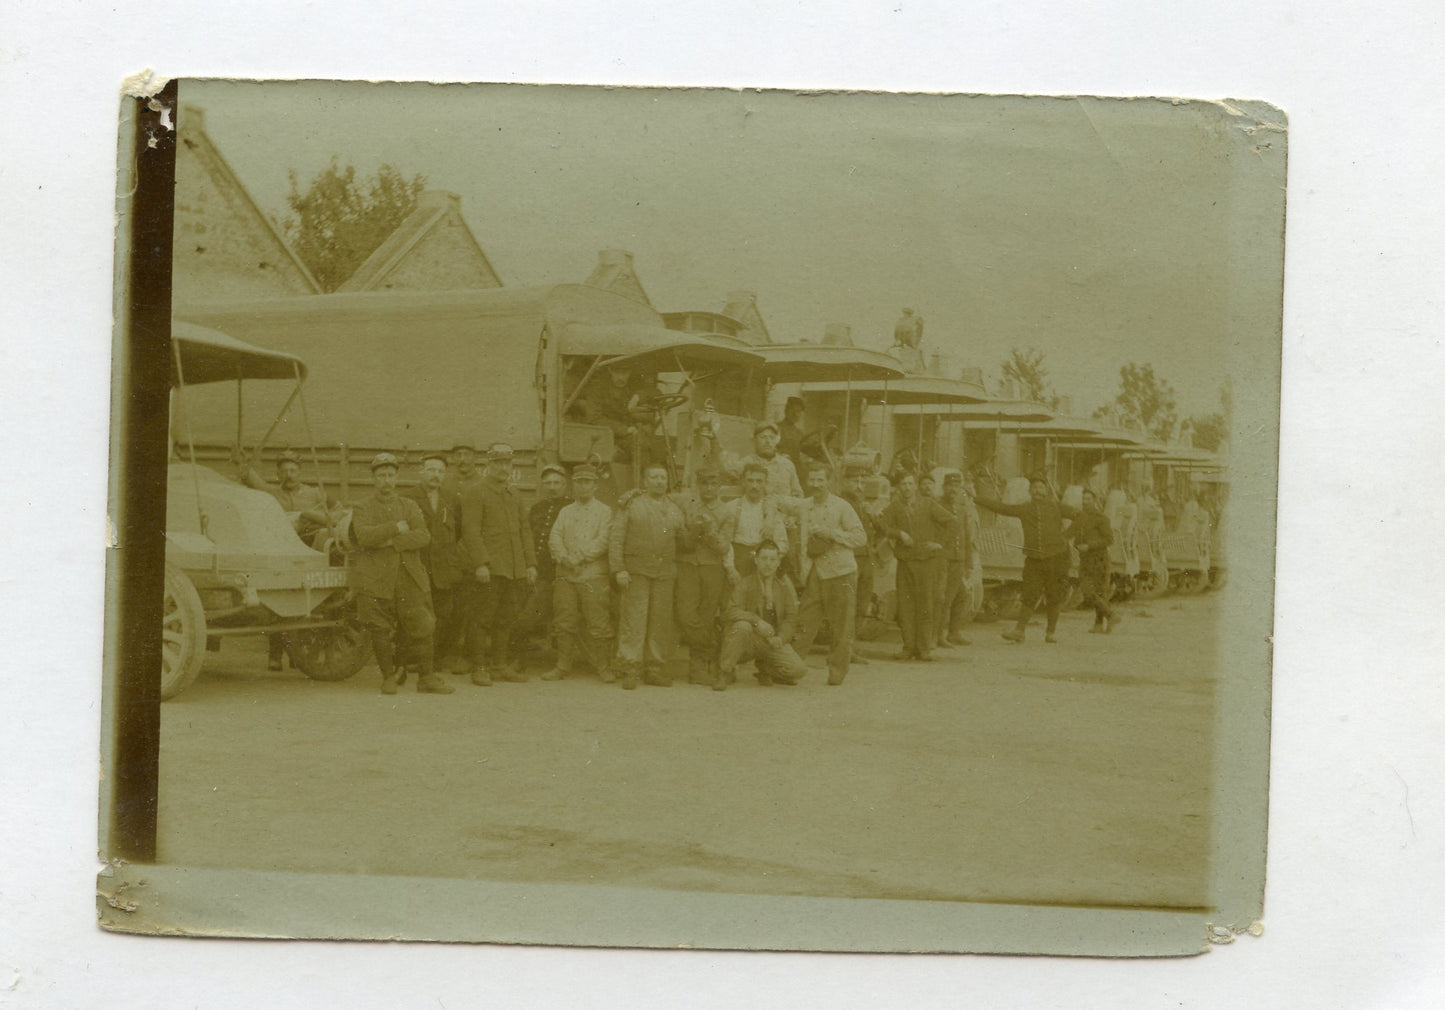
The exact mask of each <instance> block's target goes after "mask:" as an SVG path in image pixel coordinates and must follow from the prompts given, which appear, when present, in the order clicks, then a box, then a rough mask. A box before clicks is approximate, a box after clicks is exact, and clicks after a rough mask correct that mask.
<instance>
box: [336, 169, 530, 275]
mask: <svg viewBox="0 0 1445 1010" xmlns="http://www.w3.org/2000/svg"><path fill="white" fill-rule="evenodd" d="M448 226H450V227H451V228H455V229H457V232H456V235H457V236H460V239H461V242H462V244H463V246H464V247H465V248H466V250H467V251H468V252H469V253H472V254H474V258H473V264H474V265H475V267H476V270H477V274H478V275H479V278H480V280H481V281H482V283H480V284H460V285H458V284H450V285H447V287H448V288H452V287H459V288H499V287H501V286H502V281H501V279H500V278H499V277H498V276H497V272H496V271H495V270H493V269H492V264H491V261H490V260H488V259H487V254H486V253H484V252H483V251H482V247H481V245H480V243H478V242H477V238H476V236H475V235H473V234H472V230H471V228H469V227H467V223H466V220H465V219H464V218H463V217H462V200H461V197H459V196H457V195H456V194H455V193H448V192H446V191H445V190H440V189H429V190H427V191H426V192H424V193H422V194H421V195H420V196H418V197H417V203H416V209H415V210H414V211H412V212H411V213H410V214H408V215H407V217H406V219H405V220H404V221H402V222H401V224H399V225H397V226H396V230H395V231H393V232H392V233H391V234H390V235H388V236H387V237H386V241H385V242H383V243H381V245H379V246H377V247H376V250H375V251H374V252H373V253H372V254H371V255H370V256H368V257H367V258H366V261H365V262H364V263H362V264H361V266H359V267H357V268H356V272H355V273H354V274H352V275H351V276H350V277H348V278H347V279H346V283H344V284H342V285H341V286H340V287H338V288H337V289H336V290H338V291H384V290H387V289H388V287H390V286H391V285H389V284H388V283H387V281H388V278H391V277H393V276H394V275H396V273H397V272H398V270H399V268H401V267H402V266H403V265H404V264H405V262H406V259H407V257H408V256H409V255H410V254H411V253H412V252H413V251H414V250H416V249H417V248H418V247H420V246H421V245H422V244H423V243H424V242H426V241H427V239H429V238H434V237H438V236H440V235H441V234H442V232H443V230H444V229H446V228H447V227H448ZM406 286H407V287H409V288H415V287H416V285H410V284H408V285H406Z"/></svg>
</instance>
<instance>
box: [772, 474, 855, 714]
mask: <svg viewBox="0 0 1445 1010" xmlns="http://www.w3.org/2000/svg"><path fill="white" fill-rule="evenodd" d="M808 490H809V492H811V495H810V497H808V498H805V499H801V500H800V499H791V500H789V501H788V502H786V503H784V505H783V507H784V508H785V509H788V510H790V511H794V512H796V514H797V516H798V536H799V538H800V540H801V543H802V548H801V550H800V555H799V556H800V558H801V564H802V574H803V601H802V603H801V604H800V605H799V608H798V632H797V635H796V636H795V637H794V639H793V648H794V650H795V651H796V652H797V653H798V655H799V656H801V657H803V658H804V659H807V656H808V652H809V650H811V649H812V647H813V639H814V638H816V637H817V635H818V628H819V626H820V625H822V623H823V622H824V621H827V622H828V627H829V629H830V631H831V633H832V636H833V644H832V646H831V647H830V648H829V650H828V683H829V684H831V685H833V686H835V687H836V686H837V685H839V684H841V683H843V678H844V677H846V676H848V662H849V660H850V659H851V658H852V655H853V627H854V620H855V618H856V616H857V609H858V562H857V561H856V560H855V559H854V557H853V552H854V551H855V550H857V549H858V548H860V547H864V546H866V545H867V543H868V534H867V533H866V532H864V530H863V523H862V522H861V521H860V520H859V518H858V514H857V513H856V512H854V511H853V506H851V505H849V504H848V503H847V502H846V501H844V500H843V499H842V498H839V497H838V496H837V495H835V494H833V493H831V492H830V491H829V490H828V467H827V466H825V465H824V464H822V463H814V464H812V465H811V466H809V467H808Z"/></svg>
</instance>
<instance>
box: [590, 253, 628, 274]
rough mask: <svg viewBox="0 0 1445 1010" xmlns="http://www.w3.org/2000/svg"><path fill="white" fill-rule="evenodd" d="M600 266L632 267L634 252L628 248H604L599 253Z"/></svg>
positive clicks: (598, 263) (598, 262) (598, 261)
mask: <svg viewBox="0 0 1445 1010" xmlns="http://www.w3.org/2000/svg"><path fill="white" fill-rule="evenodd" d="M597 265H598V266H599V267H623V268H625V269H627V270H631V269H632V253H630V252H628V251H627V250H626V249H603V250H602V251H601V252H599V253H598V254H597Z"/></svg>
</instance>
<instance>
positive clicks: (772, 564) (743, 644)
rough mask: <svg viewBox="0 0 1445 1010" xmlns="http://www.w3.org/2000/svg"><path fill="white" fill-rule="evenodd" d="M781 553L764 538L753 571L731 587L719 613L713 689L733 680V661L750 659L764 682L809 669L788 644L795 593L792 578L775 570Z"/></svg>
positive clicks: (783, 680)
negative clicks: (720, 623) (721, 627)
mask: <svg viewBox="0 0 1445 1010" xmlns="http://www.w3.org/2000/svg"><path fill="white" fill-rule="evenodd" d="M782 558H783V555H782V552H781V551H779V550H778V548H777V546H776V545H775V544H773V543H770V542H767V541H765V542H764V543H763V544H762V545H760V546H759V547H758V549H757V553H756V554H755V555H754V560H755V561H756V562H757V567H756V568H755V569H754V570H753V573H752V574H751V575H749V576H747V577H746V578H744V579H743V580H742V581H741V582H739V583H738V584H737V585H736V586H734V587H733V589H732V595H731V598H730V599H729V601H728V605H727V609H726V610H725V611H724V613H723V625H724V627H725V628H726V629H727V630H726V631H724V632H723V641H722V652H721V655H720V656H719V659H718V678H717V682H716V683H714V684H713V687H712V689H713V690H714V691H726V690H727V689H728V685H730V684H732V683H733V682H734V681H735V680H736V679H737V674H736V671H737V665H738V664H739V663H743V662H746V661H748V660H750V659H751V660H753V661H754V663H755V664H756V665H757V672H756V674H755V676H756V677H757V679H758V683H759V684H761V685H763V686H764V687H769V686H771V685H773V684H790V685H791V684H796V683H797V682H798V681H799V680H801V679H802V678H803V676H804V675H805V674H806V673H807V672H808V668H807V666H805V665H804V664H803V660H802V657H800V656H799V655H798V653H797V652H796V651H794V649H793V647H792V645H790V644H789V643H790V642H791V641H792V639H793V626H794V623H795V622H796V621H797V618H798V594H797V591H796V590H794V589H793V583H792V582H791V581H789V580H788V579H787V578H785V577H783V576H781V575H779V574H778V566H779V565H780V564H781V563H782Z"/></svg>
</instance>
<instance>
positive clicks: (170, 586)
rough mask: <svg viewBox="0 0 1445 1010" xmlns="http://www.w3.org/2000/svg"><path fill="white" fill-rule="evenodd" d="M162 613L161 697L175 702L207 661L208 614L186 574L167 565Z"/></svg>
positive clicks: (193, 681) (173, 566)
mask: <svg viewBox="0 0 1445 1010" xmlns="http://www.w3.org/2000/svg"><path fill="white" fill-rule="evenodd" d="M165 593H166V595H165V603H164V606H163V609H162V611H161V697H162V698H174V697H175V696H176V695H178V694H180V693H181V692H182V691H184V690H185V689H186V688H188V687H190V686H191V685H192V684H193V683H195V680H196V677H198V676H199V675H200V673H201V664H202V663H203V662H204V661H205V658H206V612H205V610H204V609H202V607H201V597H200V594H199V593H197V592H196V587H195V586H193V585H192V584H191V580H190V579H189V578H188V577H187V576H186V573H185V572H183V571H181V570H180V569H179V568H177V567H176V566H175V565H171V564H167V565H166V590H165Z"/></svg>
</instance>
